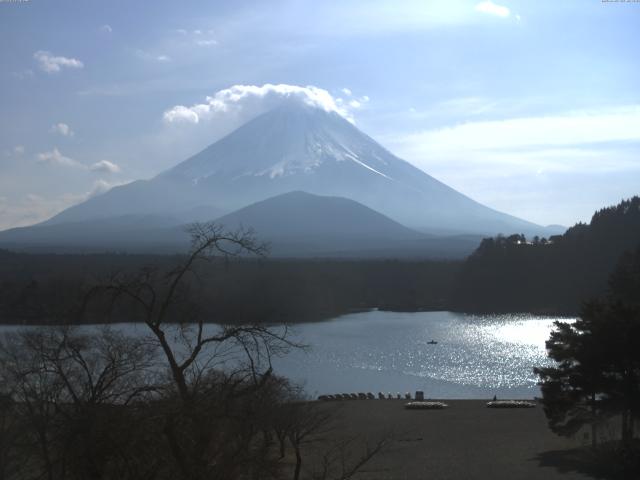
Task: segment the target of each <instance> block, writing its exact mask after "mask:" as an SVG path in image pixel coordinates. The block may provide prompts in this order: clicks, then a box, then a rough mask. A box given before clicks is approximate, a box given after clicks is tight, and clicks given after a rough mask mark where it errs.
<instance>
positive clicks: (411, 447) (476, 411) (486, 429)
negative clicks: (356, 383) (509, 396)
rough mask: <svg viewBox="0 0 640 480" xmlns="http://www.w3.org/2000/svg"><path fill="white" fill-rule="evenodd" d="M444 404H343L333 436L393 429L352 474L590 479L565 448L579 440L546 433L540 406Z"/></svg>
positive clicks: (440, 479)
mask: <svg viewBox="0 0 640 480" xmlns="http://www.w3.org/2000/svg"><path fill="white" fill-rule="evenodd" d="M332 403H333V402H332ZM446 403H447V404H448V405H449V408H447V409H445V410H421V411H416V410H405V409H404V408H403V405H404V401H401V400H363V401H352V402H349V401H346V402H343V403H342V404H341V405H340V407H339V414H338V417H337V418H338V420H337V421H338V422H343V423H342V424H341V426H340V427H339V428H338V429H337V430H338V432H340V433H341V434H346V435H354V436H359V437H361V438H369V439H371V440H372V441H373V440H375V439H376V438H381V437H384V436H388V434H389V432H390V431H393V440H392V441H390V442H389V443H388V445H387V446H386V448H385V449H384V450H383V451H381V452H380V453H379V454H378V455H376V456H375V457H373V458H372V459H371V461H370V462H368V463H367V464H366V465H365V466H364V467H363V468H362V470H361V471H360V472H359V473H358V474H357V475H356V476H355V477H354V478H356V479H372V480H373V479H375V480H381V479H426V478H428V479H433V480H444V479H451V480H454V479H464V480H471V479H478V480H480V479H482V480H484V479H493V480H502V479H504V480H512V479H519V480H521V479H544V480H554V479H563V480H571V479H583V478H594V477H592V476H590V473H587V471H589V472H590V471H591V470H592V467H591V466H590V465H588V464H587V463H585V462H584V461H583V460H582V458H581V455H580V454H578V453H576V451H574V450H573V449H575V448H576V447H581V446H582V445H583V443H584V442H583V440H584V438H583V437H582V436H580V437H577V438H575V439H573V440H567V439H564V438H561V437H558V436H556V435H554V434H553V433H551V431H550V430H549V429H548V427H547V423H546V419H545V416H544V413H543V411H542V408H540V407H537V408H531V409H489V408H486V406H485V402H484V401H480V400H452V401H447V402H446ZM586 442H587V443H588V440H586ZM596 478H597V477H596ZM600 478H607V477H600Z"/></svg>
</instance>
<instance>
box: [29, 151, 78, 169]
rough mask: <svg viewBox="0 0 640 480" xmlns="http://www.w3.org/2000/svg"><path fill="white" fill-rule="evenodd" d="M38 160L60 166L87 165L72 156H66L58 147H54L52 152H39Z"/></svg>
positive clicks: (76, 166) (74, 166) (75, 166)
mask: <svg viewBox="0 0 640 480" xmlns="http://www.w3.org/2000/svg"><path fill="white" fill-rule="evenodd" d="M37 158H38V161H39V162H41V163H47V164H49V165H56V166H60V167H72V168H82V169H86V168H87V167H86V166H85V165H83V164H82V163H80V162H78V161H76V160H73V159H72V158H69V157H65V156H64V155H62V154H61V153H60V151H59V150H58V149H57V148H54V149H53V150H52V151H50V152H43V153H39V154H38V156H37Z"/></svg>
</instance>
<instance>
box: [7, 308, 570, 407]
mask: <svg viewBox="0 0 640 480" xmlns="http://www.w3.org/2000/svg"><path fill="white" fill-rule="evenodd" d="M555 320H560V319H559V318H552V317H539V316H533V315H480V316H479V315H466V314H460V313H452V312H411V313H398V312H381V311H375V310H374V311H370V312H362V313H356V314H349V315H343V316H340V317H337V318H335V319H333V320H328V321H324V322H315V323H305V324H299V325H296V326H294V327H293V337H294V339H295V340H297V341H299V342H301V343H304V344H306V345H308V346H309V348H308V349H307V350H305V351H301V350H294V351H292V352H291V353H289V354H288V355H287V356H285V357H282V358H277V359H275V360H274V362H273V363H274V368H275V371H276V373H278V374H280V375H284V376H286V377H289V378H291V379H293V380H295V381H296V382H298V383H301V384H303V385H304V388H305V390H306V391H307V393H308V394H309V395H312V396H316V395H318V394H323V393H325V394H326V393H343V392H344V393H351V392H373V393H375V394H377V393H378V392H380V391H382V392H385V393H388V392H391V393H394V394H395V393H397V392H402V393H404V392H407V391H408V392H414V391H415V390H423V391H424V392H425V394H426V395H427V396H428V397H430V398H491V397H493V396H494V395H497V396H498V397H499V398H532V397H534V396H538V395H539V394H540V391H539V388H538V386H537V384H536V382H537V380H536V377H535V376H534V375H533V371H532V369H533V367H534V366H542V365H547V364H549V363H550V362H549V360H548V359H547V356H546V351H545V340H546V339H547V338H548V337H549V332H550V331H551V328H552V325H553V322H554V321H555ZM565 320H566V319H565ZM113 327H114V328H117V329H119V330H123V331H125V332H126V333H128V334H131V335H136V336H139V335H146V334H147V328H146V326H145V325H142V324H132V323H121V324H116V325H114V326H113ZM16 328H20V327H15V326H4V327H0V332H7V331H11V330H15V329H16ZM82 328H96V327H95V326H89V327H82ZM208 328H210V329H213V328H216V327H215V326H214V325H211V326H208ZM169 338H171V336H170V337H169ZM174 341H179V340H178V338H177V337H175V338H174ZM431 341H435V342H437V343H436V344H430V343H429V342H431ZM218 353H220V352H218ZM223 353H224V352H223ZM222 359H224V355H222V356H221V360H222Z"/></svg>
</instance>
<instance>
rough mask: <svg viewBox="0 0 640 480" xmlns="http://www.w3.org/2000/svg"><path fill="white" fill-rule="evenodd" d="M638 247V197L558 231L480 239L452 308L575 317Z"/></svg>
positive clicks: (604, 288) (458, 284)
mask: <svg viewBox="0 0 640 480" xmlns="http://www.w3.org/2000/svg"><path fill="white" fill-rule="evenodd" d="M638 245H640V197H633V198H631V199H629V200H624V201H622V202H620V203H619V204H618V205H615V206H611V207H608V208H603V209H602V210H599V211H597V212H596V213H595V214H594V215H593V217H592V219H591V222H590V223H589V224H584V223H578V224H577V225H575V226H573V227H571V228H569V229H568V230H567V231H566V233H564V234H563V235H557V236H552V237H550V238H548V239H547V238H538V237H534V238H529V239H528V238H526V237H525V236H524V235H519V234H516V235H510V236H499V237H496V238H487V239H484V240H483V241H482V243H481V244H480V246H479V247H478V249H477V250H476V251H475V252H474V253H473V254H472V255H471V256H470V257H469V258H468V259H467V260H466V262H465V263H464V266H463V267H462V269H461V271H460V273H459V275H458V277H457V282H456V286H455V289H454V294H453V298H452V301H451V304H452V308H453V309H456V310H460V311H470V312H533V313H541V314H567V315H575V314H577V313H578V312H579V310H580V308H581V305H582V302H584V301H586V300H588V299H590V298H594V297H598V296H601V295H603V294H604V293H605V292H606V291H607V281H608V278H609V275H610V274H611V272H612V271H613V270H614V269H615V267H616V265H617V264H618V262H619V261H621V258H622V256H623V255H625V254H627V253H628V252H630V251H633V250H634V249H635V248H636V247H637V246H638Z"/></svg>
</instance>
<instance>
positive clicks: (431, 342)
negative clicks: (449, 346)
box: [427, 340, 438, 345]
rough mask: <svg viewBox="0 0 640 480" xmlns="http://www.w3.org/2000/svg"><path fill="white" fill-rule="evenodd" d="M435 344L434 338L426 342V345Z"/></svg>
mask: <svg viewBox="0 0 640 480" xmlns="http://www.w3.org/2000/svg"><path fill="white" fill-rule="evenodd" d="M437 344H438V342H436V341H435V340H429V341H428V342H427V345H437Z"/></svg>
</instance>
